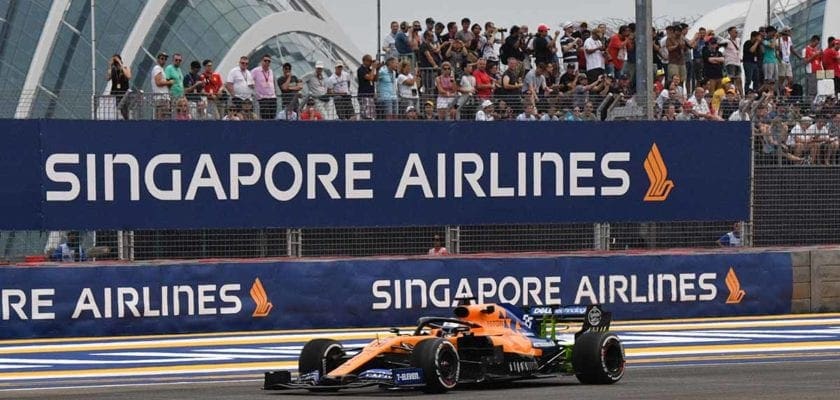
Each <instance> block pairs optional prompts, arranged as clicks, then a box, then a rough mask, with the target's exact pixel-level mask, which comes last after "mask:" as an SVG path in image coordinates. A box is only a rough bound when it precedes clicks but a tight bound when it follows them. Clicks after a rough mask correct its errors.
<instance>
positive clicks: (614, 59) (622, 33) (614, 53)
mask: <svg viewBox="0 0 840 400" xmlns="http://www.w3.org/2000/svg"><path fill="white" fill-rule="evenodd" d="M629 33H630V27H628V26H627V25H622V26H621V27H620V28H618V33H616V34H615V35H613V36H612V38H610V43H609V44H608V45H607V53H609V55H610V60H609V61H608V63H607V64H608V65H607V73H608V74H609V73H613V74H614V75H616V76H617V75H618V74H619V73H620V72H621V69H622V68H624V59H625V58H626V56H627V35H628V34H629ZM610 65H612V67H610ZM611 68H612V71H610V69H611Z"/></svg>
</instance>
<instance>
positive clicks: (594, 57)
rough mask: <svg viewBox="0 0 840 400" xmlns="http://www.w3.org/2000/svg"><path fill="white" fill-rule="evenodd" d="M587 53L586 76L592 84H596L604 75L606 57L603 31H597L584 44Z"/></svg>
mask: <svg viewBox="0 0 840 400" xmlns="http://www.w3.org/2000/svg"><path fill="white" fill-rule="evenodd" d="M583 49H584V51H585V52H586V76H587V78H589V81H590V82H595V81H596V80H598V78H600V77H601V75H604V67H605V58H604V57H605V56H604V54H605V53H604V50H605V48H604V42H603V41H602V40H601V31H600V30H598V29H595V30H594V31H592V36H590V37H589V39H586V42H584V44H583Z"/></svg>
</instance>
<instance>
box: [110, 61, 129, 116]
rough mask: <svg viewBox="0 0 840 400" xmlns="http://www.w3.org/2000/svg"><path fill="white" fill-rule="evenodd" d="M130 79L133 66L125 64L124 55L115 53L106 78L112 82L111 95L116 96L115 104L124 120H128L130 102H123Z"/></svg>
mask: <svg viewBox="0 0 840 400" xmlns="http://www.w3.org/2000/svg"><path fill="white" fill-rule="evenodd" d="M130 79H131V68H129V67H128V65H124V64H123V61H122V57H120V55H119V54H114V55H113V56H112V57H111V61H110V63H109V65H108V72H107V75H106V76H105V80H106V81H110V82H111V96H114V105H115V106H116V107H117V108H118V109H119V110H120V114H121V115H122V117H123V119H124V120H128V102H127V101H126V102H123V98H124V97H125V94H126V93H128V89H129V80H130Z"/></svg>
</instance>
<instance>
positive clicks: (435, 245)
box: [429, 235, 449, 256]
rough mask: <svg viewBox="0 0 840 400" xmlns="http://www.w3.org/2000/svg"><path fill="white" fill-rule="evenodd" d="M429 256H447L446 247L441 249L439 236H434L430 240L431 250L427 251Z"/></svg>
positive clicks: (441, 244) (441, 243)
mask: <svg viewBox="0 0 840 400" xmlns="http://www.w3.org/2000/svg"><path fill="white" fill-rule="evenodd" d="M429 255H430V256H447V255H449V251H448V250H446V247H443V242H442V241H441V238H440V235H435V236H434V238H432V248H431V249H429Z"/></svg>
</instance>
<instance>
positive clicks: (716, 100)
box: [711, 76, 732, 114]
mask: <svg viewBox="0 0 840 400" xmlns="http://www.w3.org/2000/svg"><path fill="white" fill-rule="evenodd" d="M731 82H732V80H731V79H729V77H728V76H726V77H724V78H723V80H721V83H722V85H720V87H718V88H717V90H715V91H714V93H712V104H711V105H712V113H713V114H717V113H718V112H719V111H720V102H721V101H723V98H724V97H726V89H727V88H728V87H729V84H730V83H731Z"/></svg>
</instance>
